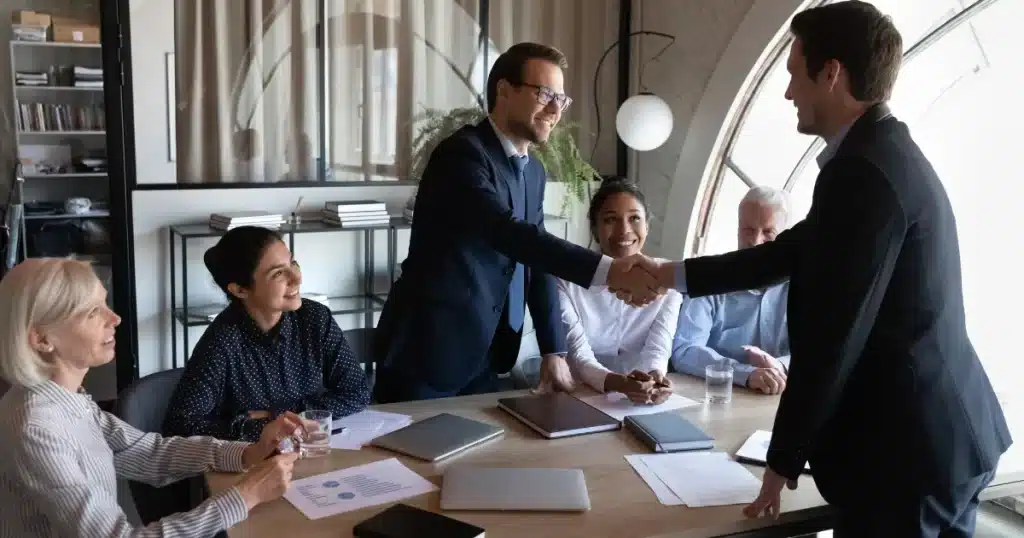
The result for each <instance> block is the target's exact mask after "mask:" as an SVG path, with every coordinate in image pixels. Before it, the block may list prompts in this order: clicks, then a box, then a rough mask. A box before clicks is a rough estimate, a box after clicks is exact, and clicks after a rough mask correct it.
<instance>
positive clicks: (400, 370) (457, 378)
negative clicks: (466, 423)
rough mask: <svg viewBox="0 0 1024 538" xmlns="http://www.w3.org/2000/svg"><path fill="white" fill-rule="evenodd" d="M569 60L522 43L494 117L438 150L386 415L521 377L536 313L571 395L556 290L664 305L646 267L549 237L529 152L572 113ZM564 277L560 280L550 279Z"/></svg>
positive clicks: (406, 280) (379, 349)
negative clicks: (615, 292)
mask: <svg viewBox="0 0 1024 538" xmlns="http://www.w3.org/2000/svg"><path fill="white" fill-rule="evenodd" d="M565 68H566V60H565V56H564V55H563V54H562V53H561V52H559V51H558V50H555V49H553V48H551V47H548V46H545V45H540V44H536V43H520V44H517V45H514V46H513V47H511V48H510V49H508V50H507V51H506V52H505V53H503V54H502V55H500V56H499V57H498V59H497V60H496V61H495V63H494V67H493V68H492V69H491V72H490V74H489V76H488V79H487V103H488V113H489V115H488V118H487V119H485V120H483V121H481V122H480V123H478V124H476V125H467V126H465V127H463V128H462V129H460V130H459V131H457V132H456V133H455V134H453V135H452V136H451V137H449V138H448V139H446V140H444V141H443V142H441V144H439V145H438V147H437V149H435V150H434V152H433V154H432V155H431V157H430V160H429V162H428V163H427V166H426V169H425V170H424V173H423V178H422V179H421V180H420V184H419V191H418V192H417V194H416V206H415V208H414V212H415V215H416V219H415V220H414V221H413V225H412V237H411V239H410V242H409V254H408V257H407V258H406V260H405V261H404V262H402V275H401V277H400V278H399V279H398V281H397V282H395V284H394V286H393V287H392V289H391V292H390V293H389V295H388V301H387V303H386V304H385V305H384V310H383V312H381V317H380V321H379V322H378V324H377V329H376V331H375V337H374V346H373V348H374V359H375V360H376V361H377V363H378V365H379V369H378V373H377V379H376V382H375V386H374V397H375V398H376V400H377V401H378V402H380V403H387V402H396V401H407V400H419V399H431V398H443V397H447V396H455V395H465V394H478V393H484V392H493V391H496V390H498V384H497V374H499V373H504V372H508V371H509V370H511V369H512V367H513V366H515V363H516V358H517V356H518V354H519V344H520V340H521V336H522V330H523V320H524V316H525V310H526V307H527V306H529V308H530V313H531V314H532V317H533V320H534V325H535V328H536V335H537V343H538V346H539V347H540V350H541V353H542V354H543V355H544V360H543V366H542V369H543V371H547V372H548V377H549V378H550V379H552V380H553V382H554V383H556V384H557V385H559V386H560V387H561V388H565V389H568V388H571V386H572V376H571V374H570V373H569V372H568V370H567V369H566V368H565V362H564V361H561V360H556V359H557V358H560V354H564V353H565V351H566V344H565V329H564V328H563V327H562V321H561V314H560V311H559V306H558V295H557V288H556V283H555V279H554V278H553V277H559V278H562V279H564V280H567V281H569V282H573V283H575V284H578V285H580V286H583V287H589V286H591V285H609V286H612V287H614V288H616V289H628V290H636V293H637V295H636V296H638V297H646V298H648V299H652V298H653V297H654V296H655V295H656V294H657V293H658V291H659V289H658V284H657V282H656V280H655V279H654V278H653V276H652V275H651V274H650V273H648V272H647V271H645V270H643V269H642V268H641V267H636V268H635V269H634V266H635V265H636V264H638V263H641V262H644V263H646V261H645V260H642V259H641V258H619V259H615V260H614V261H613V260H612V259H611V258H609V257H604V256H602V255H601V254H600V253H597V252H594V251H591V250H589V249H587V248H584V247H581V246H578V245H574V244H572V243H569V242H567V241H564V240H562V239H560V238H558V237H556V236H554V235H551V234H549V233H547V232H546V231H544V209H543V208H544V184H545V172H544V167H543V166H542V165H541V164H540V162H538V161H537V160H536V159H533V158H531V157H529V154H528V149H529V147H530V144H537V143H542V142H544V141H545V140H547V138H548V136H549V135H550V134H551V130H552V129H553V128H554V127H555V125H556V124H558V121H559V120H560V119H561V117H562V113H563V112H564V111H565V110H566V108H568V107H569V104H570V103H571V102H572V100H571V99H570V98H569V97H568V96H566V95H565V91H564V82H563V74H562V70H563V69H565ZM552 275H553V276H552Z"/></svg>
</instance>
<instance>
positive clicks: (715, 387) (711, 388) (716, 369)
mask: <svg viewBox="0 0 1024 538" xmlns="http://www.w3.org/2000/svg"><path fill="white" fill-rule="evenodd" d="M732 376H733V369H732V363H730V362H728V361H718V362H715V363H714V364H709V365H708V366H707V367H706V368H704V398H705V400H706V401H707V402H708V403H712V404H717V403H729V402H730V401H732Z"/></svg>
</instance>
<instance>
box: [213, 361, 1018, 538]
mask: <svg viewBox="0 0 1024 538" xmlns="http://www.w3.org/2000/svg"><path fill="white" fill-rule="evenodd" d="M673 381H674V382H675V386H676V392H677V393H679V394H681V395H683V396H686V397H688V398H692V399H695V400H703V398H704V383H703V380H701V379H695V378H692V377H688V376H677V375H674V374H673ZM520 394H526V391H515V392H504V393H496V394H486V395H478V396H465V397H459V398H446V399H442V400H426V401H416V402H404V403H398V404H388V405H379V406H374V407H373V408H374V409H379V410H381V411H389V412H393V413H403V414H407V415H410V416H412V418H413V419H414V420H419V419H423V418H426V417H429V416H432V415H435V414H437V413H442V412H448V413H453V414H458V415H461V416H464V417H467V418H472V419H476V420H481V421H484V422H489V423H492V424H497V425H501V426H503V427H504V428H505V435H504V437H503V438H502V439H500V440H496V441H492V442H489V443H485V444H484V445H481V446H479V447H476V448H473V449H470V450H468V451H466V452H463V453H461V454H458V455H455V456H453V457H451V458H448V459H447V460H444V461H441V462H438V463H427V462H423V461H420V460H417V459H415V458H409V457H406V456H402V455H400V454H396V453H393V452H390V451H387V450H383V449H377V448H370V447H366V448H363V449H362V450H358V451H354V450H333V451H332V453H331V455H330V456H327V457H324V458H317V459H308V460H300V461H299V462H298V463H297V464H296V467H295V479H299V478H305V477H308V476H313V475H317V474H321V473H326V472H330V471H333V470H337V469H341V468H346V467H352V466H355V465H361V464H364V463H370V462H373V461H378V460H383V459H388V458H392V457H397V458H398V459H399V460H400V461H402V463H404V464H405V465H407V466H408V467H409V468H410V469H412V470H413V471H415V472H417V473H419V474H420V475H422V476H423V477H425V478H427V479H428V480H430V481H432V482H433V483H435V484H436V485H437V486H438V487H440V486H441V483H442V475H443V473H444V470H445V468H446V467H447V466H448V465H451V464H454V463H456V462H457V463H458V464H472V465H482V466H501V467H552V468H579V469H582V470H583V472H584V476H585V478H586V481H587V489H588V491H589V494H590V502H591V510H590V511H589V512H584V513H549V512H472V511H447V512H443V513H444V514H445V515H447V516H449V517H452V518H455V519H459V520H462V521H466V522H469V523H473V524H475V525H478V526H480V527H483V528H484V529H486V531H487V536H488V537H489V538H494V537H497V538H501V537H506V536H508V537H512V536H516V537H520V536H531V537H546V536H551V537H556V536H557V537H560V538H572V537H594V536H616V537H622V538H629V537H638V538H639V537H651V536H665V537H669V536H671V537H674V538H698V537H701V538H703V537H713V536H722V535H725V534H728V533H732V532H738V531H743V530H751V529H756V528H761V527H766V526H775V525H780V524H789V523H798V522H802V521H807V520H812V519H823V518H825V517H827V515H828V511H829V510H828V508H827V506H825V503H824V500H823V499H822V498H821V496H820V495H819V493H818V491H817V489H816V487H815V485H814V481H813V480H812V479H811V477H809V476H803V477H801V478H800V480H799V487H798V489H797V490H796V491H789V490H786V489H784V490H783V498H782V503H783V506H782V508H783V512H784V513H783V514H782V516H781V517H780V519H779V520H775V521H772V520H768V519H756V520H750V519H747V518H745V517H744V516H743V513H742V508H743V507H742V505H734V506H720V507H709V508H687V507H685V506H664V505H662V504H661V503H660V502H658V499H657V498H656V497H655V495H654V492H652V491H651V489H650V488H649V487H648V486H647V484H646V483H645V482H644V481H643V479H642V478H640V476H639V475H637V474H636V472H635V471H634V470H633V468H632V467H630V465H629V463H627V462H626V460H625V458H624V457H623V456H625V455H626V454H649V453H650V450H648V449H647V447H646V446H644V445H643V444H641V443H640V442H639V441H637V440H636V439H635V438H634V437H633V436H632V434H630V433H629V432H628V431H626V430H625V429H620V430H618V431H614V432H604V433H597V434H590V435H582V436H577V437H570V438H564V439H556V440H548V439H544V438H542V437H540V436H539V435H537V434H536V433H534V432H533V431H532V430H530V429H529V428H528V427H527V426H525V425H524V424H522V423H520V422H519V421H517V420H516V419H514V418H513V417H511V416H510V415H508V414H507V413H505V412H503V411H501V410H499V409H497V407H496V405H497V399H498V398H499V397H508V396H515V395H520ZM777 405H778V397H777V396H765V395H761V394H756V393H753V392H751V391H748V390H745V389H740V388H735V390H734V391H733V399H732V402H730V403H728V404H715V405H707V404H703V405H702V406H700V407H691V408H688V409H683V410H680V411H679V412H680V414H681V415H682V416H684V417H685V418H687V419H688V420H690V421H691V422H693V423H694V424H695V425H697V426H698V427H700V428H702V429H704V431H705V432H707V433H708V434H709V435H711V436H712V437H714V438H715V449H716V450H720V451H725V452H728V453H729V454H734V453H735V452H736V450H738V449H739V447H740V446H741V445H742V444H743V442H744V441H745V440H746V439H747V437H748V436H750V434H751V433H753V432H754V430H758V429H761V430H770V429H772V423H773V421H774V417H775V410H776V407H777ZM1016 431H1022V430H1016ZM1014 448H1015V449H1016V448H1018V447H1014ZM1007 455H1008V456H1010V454H1007ZM1019 455H1020V451H1016V456H1019ZM1022 459H1024V458H1020V457H1014V458H1012V459H1011V460H1009V461H1012V462H1013V465H1012V466H1010V465H1003V464H1001V465H1000V471H999V474H997V477H996V480H995V481H994V482H993V486H996V487H1003V488H1005V487H1006V486H1007V485H1008V484H1010V483H1012V482H1024V465H1022V463H1024V462H1022V461H1021V460H1022ZM746 467H747V468H748V469H749V470H750V471H751V472H752V473H753V474H754V475H755V476H757V477H758V478H760V477H761V475H762V473H763V468H762V467H759V466H754V465H748V466H746ZM1004 467H1005V469H1004ZM240 477H241V475H238V474H229V473H209V474H208V475H207V481H208V483H209V486H210V491H211V493H213V494H216V493H217V492H220V491H223V490H225V489H227V488H229V487H231V486H232V485H233V484H234V483H235V482H237V481H238V480H239V479H240ZM1020 490H1024V485H1021V486H1020ZM401 502H403V503H406V504H410V505H413V506H418V507H420V508H425V509H428V510H432V511H435V512H441V509H440V492H439V491H437V492H433V493H430V494H426V495H420V496H418V497H413V498H409V499H405V500H403V501H401ZM385 508H387V505H380V506H373V507H369V508H365V509H362V510H356V511H353V512H347V513H344V514H339V515H336V516H333V517H328V518H323V519H319V520H315V521H314V520H309V519H307V518H306V516H304V515H303V514H302V513H301V512H299V511H298V509H296V508H295V507H294V506H292V505H291V503H289V502H288V501H286V500H284V499H279V500H277V501H274V502H271V503H267V504H264V505H262V506H258V507H256V509H255V510H253V511H252V512H251V513H250V514H249V518H248V519H247V520H245V521H243V522H242V523H240V524H239V525H237V526H235V527H233V528H232V529H230V530H229V531H228V535H229V536H232V537H239V536H246V537H259V536H281V535H283V534H282V533H289V534H296V535H300V536H303V538H328V537H329V538H338V537H347V536H352V534H351V533H352V527H353V526H355V525H356V524H357V523H359V522H360V521H363V520H365V519H367V518H369V517H371V516H373V515H374V514H376V513H378V512H380V511H382V510H384V509H385Z"/></svg>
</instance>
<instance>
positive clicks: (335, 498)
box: [284, 458, 438, 519]
mask: <svg viewBox="0 0 1024 538" xmlns="http://www.w3.org/2000/svg"><path fill="white" fill-rule="evenodd" d="M437 489H438V488H437V486H435V485H434V484H433V483H432V482H430V481H429V480H427V479H425V478H423V477H422V476H420V475H418V474H416V473H414V472H413V471H412V470H411V469H409V468H408V467H406V466H405V465H402V463H401V462H400V461H398V459H396V458H391V459H387V460H383V461H375V462H373V463H368V464H366V465H359V466H357V467H349V468H348V469H340V470H338V471H333V472H330V473H324V474H321V475H317V476H311V477H309V478H303V479H302V480H296V481H294V482H292V485H291V486H290V487H289V488H288V490H287V491H285V493H284V498H285V499H288V502H290V503H292V504H293V505H294V506H295V508H298V509H299V511H300V512H302V513H303V514H305V515H306V517H308V518H309V519H320V518H323V517H328V516H333V515H336V514H341V513H344V512H351V511H352V510H359V509H360V508H366V507H367V506H375V505H378V504H385V503H390V502H394V501H399V500H402V499H407V498H409V497H415V496H417V495H422V494H424V493H430V492H431V491H436V490H437Z"/></svg>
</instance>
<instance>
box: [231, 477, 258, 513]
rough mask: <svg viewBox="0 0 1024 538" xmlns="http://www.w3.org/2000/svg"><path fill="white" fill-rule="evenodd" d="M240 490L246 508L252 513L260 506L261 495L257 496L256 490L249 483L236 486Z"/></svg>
mask: <svg viewBox="0 0 1024 538" xmlns="http://www.w3.org/2000/svg"><path fill="white" fill-rule="evenodd" d="M235 489H237V490H238V494H239V495H241V496H242V500H243V501H245V507H246V508H247V509H249V510H250V511H252V509H253V508H256V507H257V506H259V505H260V498H259V495H257V494H256V488H254V487H252V486H250V485H249V484H248V483H247V482H242V483H241V484H238V485H237V486H235Z"/></svg>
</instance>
